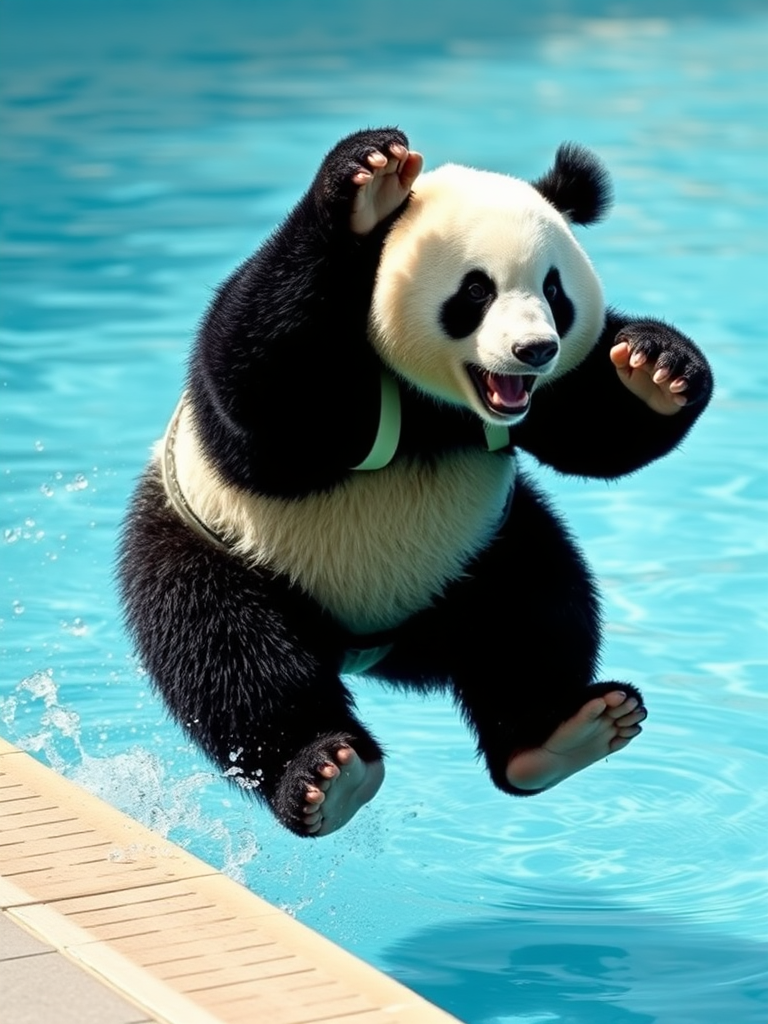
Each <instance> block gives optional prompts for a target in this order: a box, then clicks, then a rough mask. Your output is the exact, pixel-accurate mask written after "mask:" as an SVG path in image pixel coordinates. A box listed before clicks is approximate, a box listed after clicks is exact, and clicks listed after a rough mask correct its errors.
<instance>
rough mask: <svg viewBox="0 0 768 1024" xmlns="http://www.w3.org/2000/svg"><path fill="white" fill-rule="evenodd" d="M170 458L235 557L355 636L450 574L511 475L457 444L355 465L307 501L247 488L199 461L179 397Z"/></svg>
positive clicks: (189, 496)
mask: <svg viewBox="0 0 768 1024" xmlns="http://www.w3.org/2000/svg"><path fill="white" fill-rule="evenodd" d="M173 457H174V461H175V467H176V478H177V480H178V483H179V485H180V487H181V490H182V491H183V493H184V495H185V498H186V500H187V502H188V503H189V505H190V506H191V507H192V509H193V510H194V512H195V513H196V515H197V516H198V517H199V518H200V519H202V520H203V521H204V522H205V523H206V524H207V525H208V526H209V527H210V528H211V529H213V530H215V531H216V532H217V533H218V534H219V535H220V536H222V537H223V538H225V539H226V540H227V541H228V542H229V544H231V545H232V548H233V551H234V552H235V553H236V554H238V555H240V556H241V557H243V558H244V559H246V560H247V561H249V562H251V563H254V564H258V565H263V566H269V567H270V568H272V569H274V570H276V571H278V572H282V573H286V574H287V575H288V576H289V577H290V578H291V580H293V581H294V582H295V583H297V584H298V585H299V586H301V587H302V588H303V589H304V590H305V591H306V592H307V593H309V594H311V595H312V596H313V597H315V598H316V599H317V600H318V601H320V602H321V604H323V605H324V606H325V607H326V608H327V609H328V610H329V611H330V612H331V614H332V615H333V616H334V617H335V618H336V619H337V620H338V621H339V622H340V623H341V624H342V625H344V626H346V627H347V628H348V629H350V630H352V631H353V632H357V633H366V632H375V631H377V630H382V629H389V628H392V627H394V626H397V625H399V624H400V623H401V622H403V621H404V620H405V619H406V618H408V617H409V616H410V615H412V614H413V613H414V612H416V611H418V610H419V609H421V608H424V607H426V606H428V605H429V604H430V603H431V602H432V600H433V599H434V598H435V597H436V596H437V595H438V594H439V593H440V592H441V591H442V590H443V589H444V587H445V586H446V584H447V583H448V582H449V581H451V580H454V579H457V578H459V577H460V576H461V575H462V573H463V572H464V569H465V567H466V564H467V562H468V560H469V559H470V558H471V557H472V556H473V555H474V554H476V553H477V552H478V551H480V550H481V549H482V548H484V547H485V546H486V545H487V543H488V541H489V540H490V538H491V537H492V535H493V533H494V531H495V529H496V527H497V526H498V524H499V522H500V520H501V518H502V517H503V513H504V508H505V505H506V502H507V499H508V497H509V494H510V489H511V487H512V485H513V482H514V476H515V465H514V461H513V459H512V458H510V457H509V456H505V455H492V454H489V453H488V452H483V451H476V452H459V453H455V454H453V455H448V456H445V457H444V458H442V459H440V460H439V461H436V462H434V463H433V464H429V465H427V464H424V463H420V462H418V461H413V462H404V461H402V460H400V461H396V462H395V463H394V464H393V465H390V466H388V467H386V468H385V469H381V470H377V471H375V472H361V473H355V474H353V476H352V477H351V479H350V480H349V481H347V482H346V483H344V484H342V485H341V486H339V487H336V488H334V489H333V490H332V491H331V492H330V493H324V494H316V495H310V496H309V497H306V498H301V499H291V500H285V499H280V498H270V497H265V496H263V495H258V494H249V493H248V492H246V491H244V490H241V489H239V488H236V487H233V486H231V485H228V484H226V483H225V482H224V481H223V480H222V479H221V477H220V476H219V474H218V473H217V472H216V470H215V468H214V467H213V466H212V465H211V464H210V462H209V461H208V460H207V459H206V457H205V456H204V454H203V452H202V450H201V447H200V444H199V442H198V439H197V435H196V432H195V427H194V421H193V411H192V410H191V408H190V406H189V405H185V406H184V408H183V409H182V411H181V414H180V419H179V423H178V429H177V432H176V441H175V445H174V452H173Z"/></svg>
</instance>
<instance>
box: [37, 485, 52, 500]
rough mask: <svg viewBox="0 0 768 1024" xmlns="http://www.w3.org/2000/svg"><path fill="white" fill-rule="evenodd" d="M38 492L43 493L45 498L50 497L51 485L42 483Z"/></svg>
mask: <svg viewBox="0 0 768 1024" xmlns="http://www.w3.org/2000/svg"><path fill="white" fill-rule="evenodd" d="M40 493H41V494H44V495H45V497H46V498H52V497H53V488H52V487H51V485H50V484H43V485H42V487H41V488H40Z"/></svg>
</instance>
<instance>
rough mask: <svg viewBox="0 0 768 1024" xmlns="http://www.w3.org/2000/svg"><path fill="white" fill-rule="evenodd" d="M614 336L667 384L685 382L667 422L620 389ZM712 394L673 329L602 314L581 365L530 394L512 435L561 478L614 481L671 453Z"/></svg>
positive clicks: (690, 347)
mask: <svg viewBox="0 0 768 1024" xmlns="http://www.w3.org/2000/svg"><path fill="white" fill-rule="evenodd" d="M619 335H621V337H622V339H627V340H629V342H630V344H631V346H632V348H633V350H636V349H639V350H640V351H643V352H644V353H645V354H646V355H647V357H648V359H649V360H653V361H656V360H658V359H661V361H662V364H664V363H666V364H668V365H669V366H670V367H671V369H672V373H673V375H674V376H676V377H677V376H683V377H685V378H686V380H687V382H688V389H687V391H686V392H685V394H686V397H687V399H688V401H687V404H686V405H684V406H682V407H681V408H680V409H679V411H678V412H676V413H675V414H674V415H663V414H661V413H657V412H654V411H653V410H652V409H651V408H649V406H647V405H646V404H645V402H643V401H642V400H641V399H640V398H638V397H636V396H635V395H634V394H632V392H630V391H629V390H628V388H627V387H626V386H625V385H624V384H623V383H622V381H621V379H620V378H619V376H618V374H617V372H616V369H615V367H614V365H613V363H612V362H611V359H610V356H609V352H610V349H611V348H612V347H613V346H614V345H615V344H616V339H617V337H618V336H619ZM712 387H713V381H712V373H711V370H710V367H709V364H708V363H707V360H706V359H705V357H704V356H703V355H702V353H701V351H700V350H699V349H698V348H697V346H696V345H695V344H694V343H693V342H692V341H691V340H690V339H689V338H687V337H686V336H685V335H683V334H681V333H680V332H679V331H678V330H676V328H674V327H671V326H670V325H669V324H666V323H664V322H662V321H660V320H653V319H639V318H632V317H628V316H625V315H623V314H621V313H618V312H616V311H614V310H609V311H608V314H607V317H606V323H605V327H604V329H603V333H602V335H601V337H600V339H599V341H598V343H597V345H596V346H595V347H594V349H593V350H592V352H591V353H590V354H589V356H588V357H587V358H586V359H585V360H584V362H582V363H581V364H580V365H579V366H578V367H576V368H575V369H574V370H572V371H570V372H569V373H567V374H566V375H565V376H563V377H562V378H560V379H559V380H557V381H555V382H554V383H552V384H551V385H546V386H543V387H541V388H540V390H537V391H536V392H534V395H533V398H532V402H531V409H530V412H529V413H528V416H527V417H526V418H525V420H524V421H523V422H522V423H521V424H520V426H519V427H516V428H514V430H513V431H512V436H513V442H514V444H516V445H519V446H520V447H521V448H524V449H525V450H526V451H529V452H531V454H532V455H534V456H536V458H537V459H539V461H541V462H544V463H546V464H547V465H550V466H552V467H554V468H555V469H557V470H559V471H560V472H561V473H568V474H573V475H576V476H593V477H603V478H611V477H616V476H621V475H623V474H625V473H631V472H632V471H633V470H636V469H639V468H640V467H641V466H644V465H646V464H647V463H649V462H652V461H653V460H654V459H658V458H661V457H662V456H663V455H666V454H667V453H668V452H670V451H672V450H673V449H674V448H676V447H677V445H679V444H680V442H681V441H682V440H683V438H684V437H685V436H686V434H687V433H688V431H689V430H690V429H691V427H692V426H693V424H694V423H695V421H696V420H697V419H698V417H699V416H700V415H701V413H702V412H703V410H704V408H705V407H706V405H707V403H708V401H709V399H710V396H711V394H712Z"/></svg>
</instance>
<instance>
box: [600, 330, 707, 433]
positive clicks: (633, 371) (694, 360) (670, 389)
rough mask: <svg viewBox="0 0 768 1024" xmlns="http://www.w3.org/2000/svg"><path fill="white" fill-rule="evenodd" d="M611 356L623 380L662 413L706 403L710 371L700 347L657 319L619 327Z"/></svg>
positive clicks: (650, 405)
mask: <svg viewBox="0 0 768 1024" xmlns="http://www.w3.org/2000/svg"><path fill="white" fill-rule="evenodd" d="M610 355H611V361H612V362H613V365H614V366H615V367H616V372H617V373H618V375H619V378H620V379H621V381H622V383H623V384H624V385H625V386H626V387H627V388H628V389H629V390H630V391H631V392H632V393H633V394H635V395H637V397H638V398H641V399H642V400H643V401H644V402H645V403H646V405H648V406H649V408H651V409H653V411H654V412H657V413H660V414H661V415H666V416H669V415H672V414H674V413H677V412H679V411H680V409H681V408H682V407H683V406H685V405H694V404H705V403H706V401H707V400H708V399H709V397H710V395H711V393H712V372H711V370H710V368H709V364H708V363H707V360H706V359H705V358H704V356H703V355H702V353H701V352H700V350H699V349H698V348H697V347H696V345H695V344H694V343H693V342H692V341H691V340H690V338H687V337H686V336H685V335H684V334H681V333H680V332H679V331H677V330H675V328H674V327H670V326H669V325H668V324H665V323H662V322H661V321H659V320H640V321H635V322H633V323H630V324H627V325H626V326H624V327H622V328H621V330H620V331H619V332H618V334H617V335H616V338H615V341H614V345H613V348H612V349H611V353H610Z"/></svg>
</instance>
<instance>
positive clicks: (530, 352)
mask: <svg viewBox="0 0 768 1024" xmlns="http://www.w3.org/2000/svg"><path fill="white" fill-rule="evenodd" d="M557 348H558V345H557V342H556V341H552V340H551V339H549V338H546V339H543V340H541V341H521V342H519V343H518V344H517V345H513V346H512V354H513V355H514V356H515V358H516V359H519V360H520V362H521V363H525V365H526V366H535V367H537V368H538V367H539V366H545V365H546V364H547V363H549V362H551V361H552V360H553V359H554V358H555V356H556V355H557Z"/></svg>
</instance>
